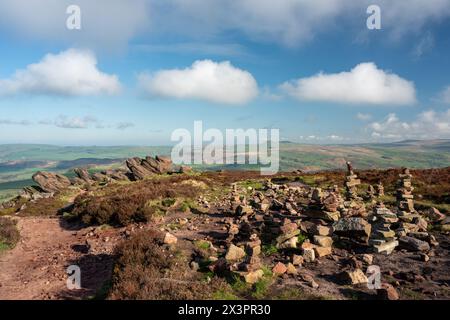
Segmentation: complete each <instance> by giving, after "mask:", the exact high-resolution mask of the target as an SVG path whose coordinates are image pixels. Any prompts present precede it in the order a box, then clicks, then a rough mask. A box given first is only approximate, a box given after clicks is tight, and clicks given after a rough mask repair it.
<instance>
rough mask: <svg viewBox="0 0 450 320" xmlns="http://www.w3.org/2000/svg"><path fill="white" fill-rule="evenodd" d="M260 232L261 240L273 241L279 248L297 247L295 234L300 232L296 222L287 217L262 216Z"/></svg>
mask: <svg viewBox="0 0 450 320" xmlns="http://www.w3.org/2000/svg"><path fill="white" fill-rule="evenodd" d="M262 232H263V240H264V241H265V242H267V243H274V244H275V245H276V247H277V248H279V249H289V248H292V249H294V248H296V247H297V241H298V238H297V236H298V235H299V234H300V230H299V229H298V225H297V224H296V223H294V222H292V221H291V220H289V219H287V218H284V219H283V218H278V217H274V216H270V215H266V216H264V225H263V228H262Z"/></svg>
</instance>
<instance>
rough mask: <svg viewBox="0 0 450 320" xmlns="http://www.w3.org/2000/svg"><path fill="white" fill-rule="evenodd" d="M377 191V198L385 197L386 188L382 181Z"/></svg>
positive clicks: (376, 188) (377, 186)
mask: <svg viewBox="0 0 450 320" xmlns="http://www.w3.org/2000/svg"><path fill="white" fill-rule="evenodd" d="M375 190H376V196H377V197H383V196H384V186H383V183H382V182H381V181H379V182H378V184H377V185H376V187H375Z"/></svg>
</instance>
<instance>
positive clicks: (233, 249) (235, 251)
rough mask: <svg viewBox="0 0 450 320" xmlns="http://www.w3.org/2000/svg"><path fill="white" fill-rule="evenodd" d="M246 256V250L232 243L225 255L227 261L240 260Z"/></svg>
mask: <svg viewBox="0 0 450 320" xmlns="http://www.w3.org/2000/svg"><path fill="white" fill-rule="evenodd" d="M244 257H245V251H244V249H242V248H239V247H237V246H235V245H234V244H231V245H230V247H229V248H228V251H227V253H226V255H225V259H226V260H227V261H239V260H241V259H242V258H244Z"/></svg>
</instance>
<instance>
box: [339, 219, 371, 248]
mask: <svg viewBox="0 0 450 320" xmlns="http://www.w3.org/2000/svg"><path fill="white" fill-rule="evenodd" d="M333 228H334V234H336V235H338V236H341V237H346V238H349V239H352V240H355V241H357V242H365V243H366V242H367V241H368V239H369V237H370V232H371V229H372V227H371V225H370V223H368V222H367V221H366V220H364V219H363V218H356V217H347V218H342V219H339V221H338V222H336V223H335V224H334V225H333Z"/></svg>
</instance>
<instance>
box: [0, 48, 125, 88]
mask: <svg viewBox="0 0 450 320" xmlns="http://www.w3.org/2000/svg"><path fill="white" fill-rule="evenodd" d="M119 90H120V84H119V80H118V78H117V76H115V75H108V74H106V73H103V72H101V71H100V70H98V68H97V60H96V58H95V56H94V54H93V53H92V52H90V51H84V50H76V49H69V50H67V51H64V52H61V53H59V54H47V55H46V56H45V57H44V58H43V59H42V60H41V61H39V62H38V63H34V64H30V65H28V66H27V67H26V68H25V69H22V70H17V71H16V72H15V74H14V75H12V76H11V77H10V78H8V79H0V95H15V94H46V95H62V96H85V95H97V94H115V93H117V92H118V91H119Z"/></svg>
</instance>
